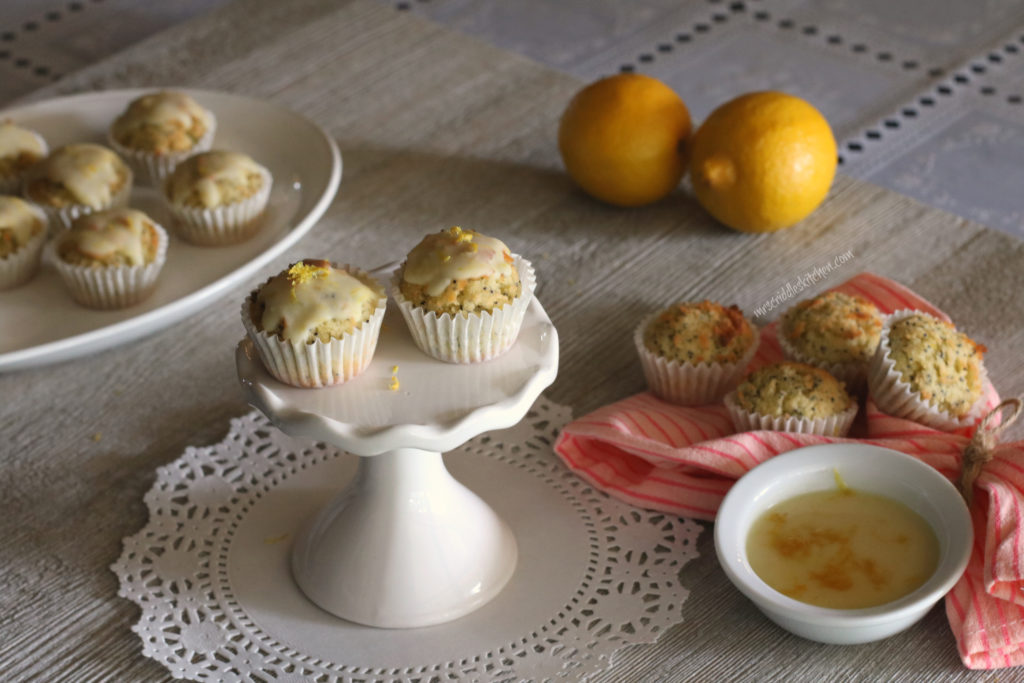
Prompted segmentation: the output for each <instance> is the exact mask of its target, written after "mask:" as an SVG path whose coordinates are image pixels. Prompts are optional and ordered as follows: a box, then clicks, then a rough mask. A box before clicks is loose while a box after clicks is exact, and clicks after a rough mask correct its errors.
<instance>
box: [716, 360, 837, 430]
mask: <svg viewBox="0 0 1024 683" xmlns="http://www.w3.org/2000/svg"><path fill="white" fill-rule="evenodd" d="M725 405H726V408H728V410H729V415H730V417H732V421H733V425H734V426H735V427H736V429H737V430H738V431H750V430H759V429H766V430H773V431H786V432H800V433H804V434H821V435H826V436H845V435H846V433H847V432H848V431H849V429H850V425H851V424H853V418H854V416H855V415H856V414H857V401H856V400H855V399H854V398H852V397H851V396H850V394H849V393H847V391H846V388H845V386H844V385H843V383H842V382H841V381H839V380H838V379H836V378H835V377H833V376H832V375H831V374H830V373H829V372H828V371H827V370H823V369H821V368H819V367H815V366H813V365H807V364H806V363H797V362H793V361H783V362H780V363H773V364H771V365H766V366H764V367H761V368H759V369H757V370H755V371H754V372H751V373H750V374H749V375H748V376H747V377H746V378H745V379H744V380H743V381H742V382H741V383H740V385H739V386H738V387H736V390H735V391H734V392H731V393H730V394H729V395H727V396H726V397H725Z"/></svg>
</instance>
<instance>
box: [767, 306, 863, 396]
mask: <svg viewBox="0 0 1024 683" xmlns="http://www.w3.org/2000/svg"><path fill="white" fill-rule="evenodd" d="M881 333H882V314H881V313H880V312H879V310H878V308H877V307H876V306H875V305H874V304H873V303H871V302H870V301H868V300H867V299H864V298H862V297H859V296H850V295H849V294H844V293H842V292H826V293H824V294H821V295H819V296H816V297H814V298H813V299H807V300H805V301H801V302H800V303H798V304H797V305H796V306H793V307H792V308H790V309H789V310H788V311H786V312H785V313H784V314H783V316H782V319H781V321H780V322H779V335H778V339H779V344H780V345H781V346H782V350H783V351H784V352H785V354H786V356H787V357H788V358H791V359H793V360H797V361H800V362H803V363H809V364H811V365H816V366H818V367H820V368H824V369H825V370H828V371H829V372H830V373H832V374H833V375H835V376H836V377H837V378H839V379H841V380H842V381H843V382H845V383H846V385H847V387H851V388H854V389H856V388H857V387H859V386H861V385H862V384H863V382H864V380H865V379H866V377H867V366H868V363H869V362H870V361H871V358H872V356H874V355H875V349H877V348H878V340H879V338H880V337H881Z"/></svg>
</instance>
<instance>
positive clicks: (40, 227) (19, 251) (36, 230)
mask: <svg viewBox="0 0 1024 683" xmlns="http://www.w3.org/2000/svg"><path fill="white" fill-rule="evenodd" d="M45 244H46V214H44V213H43V212H42V211H40V210H39V209H38V208H36V207H35V206H33V205H31V204H29V203H28V202H26V201H24V200H23V199H19V198H18V197H11V196H8V195H0V289H10V288H11V287H16V286H18V285H20V284H24V283H25V282H28V281H29V280H30V279H31V278H32V276H33V275H34V274H35V273H36V271H37V270H38V269H39V260H40V257H41V256H42V252H43V245H45Z"/></svg>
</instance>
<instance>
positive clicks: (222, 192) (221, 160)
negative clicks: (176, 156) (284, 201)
mask: <svg viewBox="0 0 1024 683" xmlns="http://www.w3.org/2000/svg"><path fill="white" fill-rule="evenodd" d="M271 184H272V178H271V175H270V171H268V170H267V169H266V168H264V167H263V166H261V165H260V164H258V163H256V161H254V160H253V159H252V158H251V157H249V156H248V155H246V154H241V153H239V152H229V151H225V150H213V151H209V152H200V153H199V154H196V155H194V156H191V157H189V158H188V159H186V160H185V161H183V162H182V163H180V164H178V165H177V167H175V169H174V171H173V172H172V173H171V175H170V176H168V177H167V179H166V181H164V186H163V187H164V197H165V199H166V201H167V205H168V207H169V208H170V210H171V213H173V214H174V217H175V219H176V226H175V228H176V232H177V233H178V234H179V235H180V236H181V237H182V238H183V239H185V240H186V241H188V242H191V243H193V244H198V245H203V246H220V245H226V244H236V243H238V242H242V241H244V240H246V239H248V238H249V237H251V236H252V235H253V234H255V232H256V231H257V230H258V229H259V226H260V220H259V219H260V218H261V217H262V215H263V212H264V210H265V209H266V206H267V200H268V199H269V198H270V189H271Z"/></svg>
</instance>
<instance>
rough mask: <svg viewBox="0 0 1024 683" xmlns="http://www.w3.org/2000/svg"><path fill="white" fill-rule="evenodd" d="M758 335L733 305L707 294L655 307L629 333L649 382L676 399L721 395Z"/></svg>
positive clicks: (701, 400) (702, 400)
mask: <svg viewBox="0 0 1024 683" xmlns="http://www.w3.org/2000/svg"><path fill="white" fill-rule="evenodd" d="M759 339H760V336H759V334H758V331H757V328H756V327H754V326H753V325H752V324H751V323H750V321H749V320H747V318H746V317H745V316H744V315H743V312H742V311H741V310H740V309H739V308H738V307H736V306H723V305H722V304H719V303H715V302H713V301H707V300H705V301H693V302H680V303H676V304H673V305H672V306H669V307H668V308H665V309H662V310H660V311H656V312H654V313H652V314H651V315H649V316H647V317H645V318H644V319H643V320H641V322H640V324H639V325H638V326H637V328H636V330H635V332H634V333H633V342H634V344H635V345H636V349H637V353H638V354H639V356H640V362H641V365H642V367H643V371H644V377H645V378H646V380H647V385H648V387H649V388H650V390H651V391H652V392H653V393H654V394H655V395H657V396H658V397H659V398H661V399H663V400H666V401H669V402H671V403H675V404H678V405H706V404H710V403H717V402H718V401H720V400H721V398H722V396H723V395H724V394H725V393H726V392H727V391H729V390H730V389H732V388H734V387H735V386H736V383H737V382H738V381H739V380H740V378H741V377H742V376H743V373H744V371H745V370H746V367H747V364H748V363H749V362H750V360H751V359H752V358H753V356H754V353H755V352H756V351H757V345H758V342H759Z"/></svg>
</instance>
